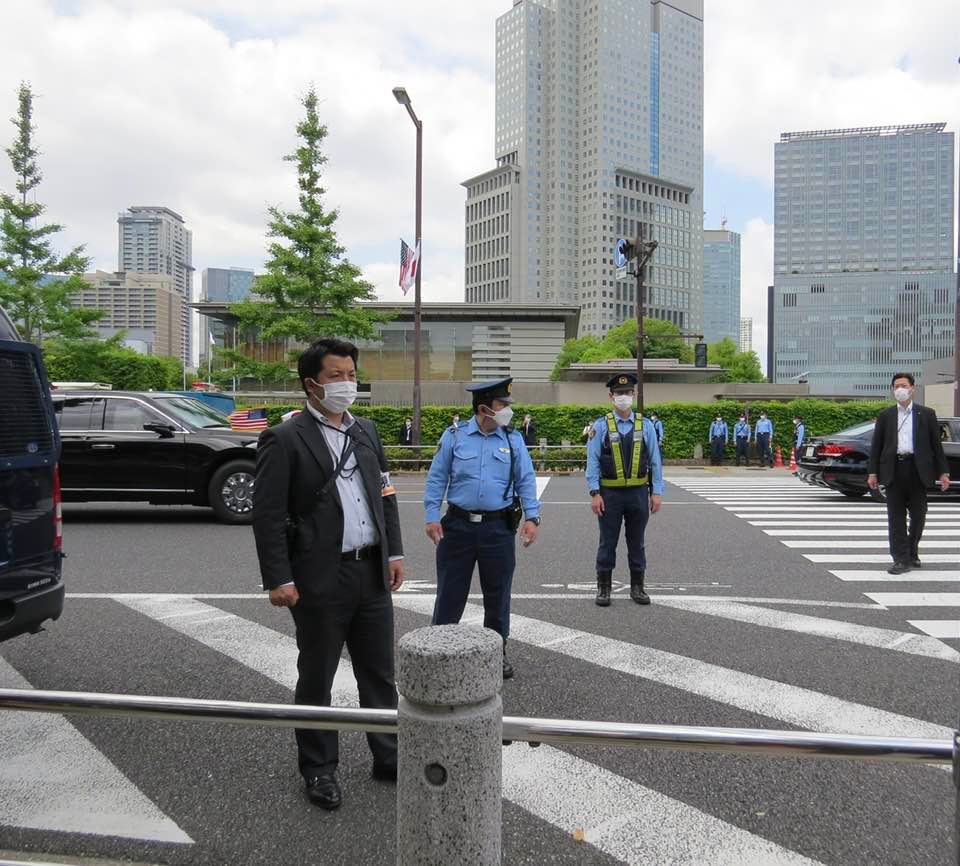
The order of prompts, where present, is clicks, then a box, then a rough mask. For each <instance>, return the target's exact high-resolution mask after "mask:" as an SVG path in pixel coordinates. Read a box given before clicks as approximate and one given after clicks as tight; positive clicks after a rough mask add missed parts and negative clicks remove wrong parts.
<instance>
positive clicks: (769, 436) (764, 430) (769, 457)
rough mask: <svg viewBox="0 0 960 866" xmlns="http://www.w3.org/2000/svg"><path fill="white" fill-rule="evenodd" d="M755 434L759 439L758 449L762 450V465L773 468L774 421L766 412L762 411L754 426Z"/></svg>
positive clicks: (757, 439)
mask: <svg viewBox="0 0 960 866" xmlns="http://www.w3.org/2000/svg"><path fill="white" fill-rule="evenodd" d="M753 433H754V436H755V437H756V441H757V450H758V451H759V452H760V465H761V466H769V467H770V468H771V469H772V468H773V451H772V450H771V448H770V443H771V442H772V441H773V421H771V420H770V419H769V418H768V417H767V413H766V412H761V413H760V420H759V421H757V426H756V427H755V428H754V431H753Z"/></svg>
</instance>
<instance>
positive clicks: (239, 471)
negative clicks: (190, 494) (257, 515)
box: [208, 460, 254, 523]
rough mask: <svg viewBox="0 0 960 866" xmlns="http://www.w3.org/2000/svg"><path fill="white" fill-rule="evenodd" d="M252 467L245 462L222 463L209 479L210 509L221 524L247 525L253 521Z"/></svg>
mask: <svg viewBox="0 0 960 866" xmlns="http://www.w3.org/2000/svg"><path fill="white" fill-rule="evenodd" d="M253 475H254V467H253V464H252V463H249V462H248V461H246V460H231V461H230V462H229V463H224V464H223V466H221V467H220V468H219V469H218V470H217V471H216V472H214V473H213V477H212V478H211V479H210V487H209V489H208V495H209V497H210V507H211V508H213V511H214V513H215V514H216V515H217V519H218V520H220V521H221V522H223V523H249V522H250V521H251V520H252V519H253Z"/></svg>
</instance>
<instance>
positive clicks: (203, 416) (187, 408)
mask: <svg viewBox="0 0 960 866" xmlns="http://www.w3.org/2000/svg"><path fill="white" fill-rule="evenodd" d="M154 399H156V400H158V401H159V402H160V403H161V405H162V406H163V408H164V409H166V410H167V411H168V412H170V413H171V414H172V415H175V416H176V418H177V420H178V421H182V422H183V423H185V424H188V425H190V426H191V427H201V428H205V427H209V428H211V429H212V428H214V427H218V428H226V429H229V428H230V421H229V419H228V418H227V416H226V415H221V414H220V413H219V412H218V411H217V410H216V409H212V408H210V407H209V406H208V405H207V404H206V403H202V402H200V401H199V400H194V399H193V397H179V396H177V397H174V396H170V397H164V396H161V395H159V394H157V395H156V396H155V398H154Z"/></svg>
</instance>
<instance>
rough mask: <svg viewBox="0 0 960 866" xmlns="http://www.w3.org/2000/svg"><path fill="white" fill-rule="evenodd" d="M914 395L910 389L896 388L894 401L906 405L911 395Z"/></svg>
mask: <svg viewBox="0 0 960 866" xmlns="http://www.w3.org/2000/svg"><path fill="white" fill-rule="evenodd" d="M912 393H913V391H912V389H910V388H896V389H895V390H894V392H893V396H894V399H896V401H897V402H898V403H906V402H907V400H909V399H910V395H911V394H912Z"/></svg>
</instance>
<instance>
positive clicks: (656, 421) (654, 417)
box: [650, 412, 663, 455]
mask: <svg viewBox="0 0 960 866" xmlns="http://www.w3.org/2000/svg"><path fill="white" fill-rule="evenodd" d="M650 421H651V422H652V423H653V432H654V433H656V434H657V445H658V446H659V447H660V453H661V455H662V454H663V421H661V420H660V416H659V415H658V414H657V413H656V412H651V413H650Z"/></svg>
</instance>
